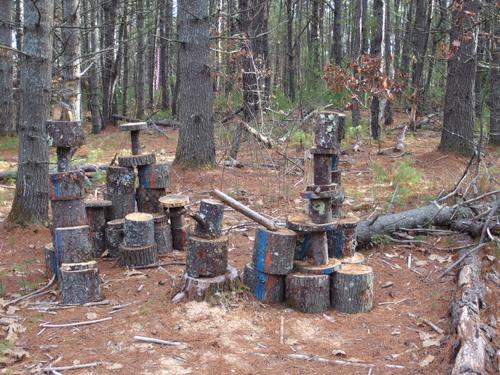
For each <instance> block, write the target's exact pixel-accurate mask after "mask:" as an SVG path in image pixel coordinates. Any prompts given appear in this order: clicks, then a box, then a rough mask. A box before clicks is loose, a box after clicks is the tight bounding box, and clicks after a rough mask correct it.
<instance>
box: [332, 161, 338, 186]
mask: <svg viewBox="0 0 500 375" xmlns="http://www.w3.org/2000/svg"><path fill="white" fill-rule="evenodd" d="M337 169H339V155H338V154H334V155H332V173H333V171H336V170H337ZM334 183H335V182H334Z"/></svg>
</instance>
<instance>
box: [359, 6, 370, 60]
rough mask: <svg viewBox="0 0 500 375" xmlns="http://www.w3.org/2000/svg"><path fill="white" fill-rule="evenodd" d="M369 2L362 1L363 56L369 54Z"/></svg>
mask: <svg viewBox="0 0 500 375" xmlns="http://www.w3.org/2000/svg"><path fill="white" fill-rule="evenodd" d="M368 34H369V32H368V0H361V54H365V53H368V37H369V36H368Z"/></svg>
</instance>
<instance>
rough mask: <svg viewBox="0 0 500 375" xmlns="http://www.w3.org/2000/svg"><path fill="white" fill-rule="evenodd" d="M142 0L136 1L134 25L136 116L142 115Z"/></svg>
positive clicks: (143, 51)
mask: <svg viewBox="0 0 500 375" xmlns="http://www.w3.org/2000/svg"><path fill="white" fill-rule="evenodd" d="M144 12H145V10H144V0H137V3H136V15H135V17H136V21H135V22H136V26H137V37H136V38H137V57H136V70H135V72H136V77H137V78H136V82H135V100H136V104H137V108H136V117H139V118H143V117H144V53H145V48H144Z"/></svg>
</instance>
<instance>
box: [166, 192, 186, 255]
mask: <svg viewBox="0 0 500 375" xmlns="http://www.w3.org/2000/svg"><path fill="white" fill-rule="evenodd" d="M160 203H161V205H162V206H163V208H164V209H165V211H167V210H168V216H169V217H170V224H171V226H172V244H173V246H174V249H175V250H179V251H183V250H184V249H185V248H186V242H187V238H188V235H189V225H188V224H185V223H184V214H185V213H186V209H185V206H187V205H188V204H189V197H188V196H187V195H181V194H168V195H165V196H164V197H161V198H160Z"/></svg>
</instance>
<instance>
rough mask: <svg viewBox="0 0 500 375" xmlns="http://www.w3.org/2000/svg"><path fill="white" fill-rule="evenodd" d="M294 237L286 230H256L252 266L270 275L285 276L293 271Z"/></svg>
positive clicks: (293, 234)
mask: <svg viewBox="0 0 500 375" xmlns="http://www.w3.org/2000/svg"><path fill="white" fill-rule="evenodd" d="M295 242H296V235H295V233H294V232H292V231H291V230H288V229H280V230H278V231H271V230H268V229H266V228H264V227H259V228H257V230H256V232H255V242H254V247H253V257H252V262H253V266H254V268H255V269H256V270H257V271H260V272H265V273H268V274H271V275H286V274H287V273H289V272H290V271H291V270H292V269H293V257H294V255H295V254H294V253H295Z"/></svg>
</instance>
